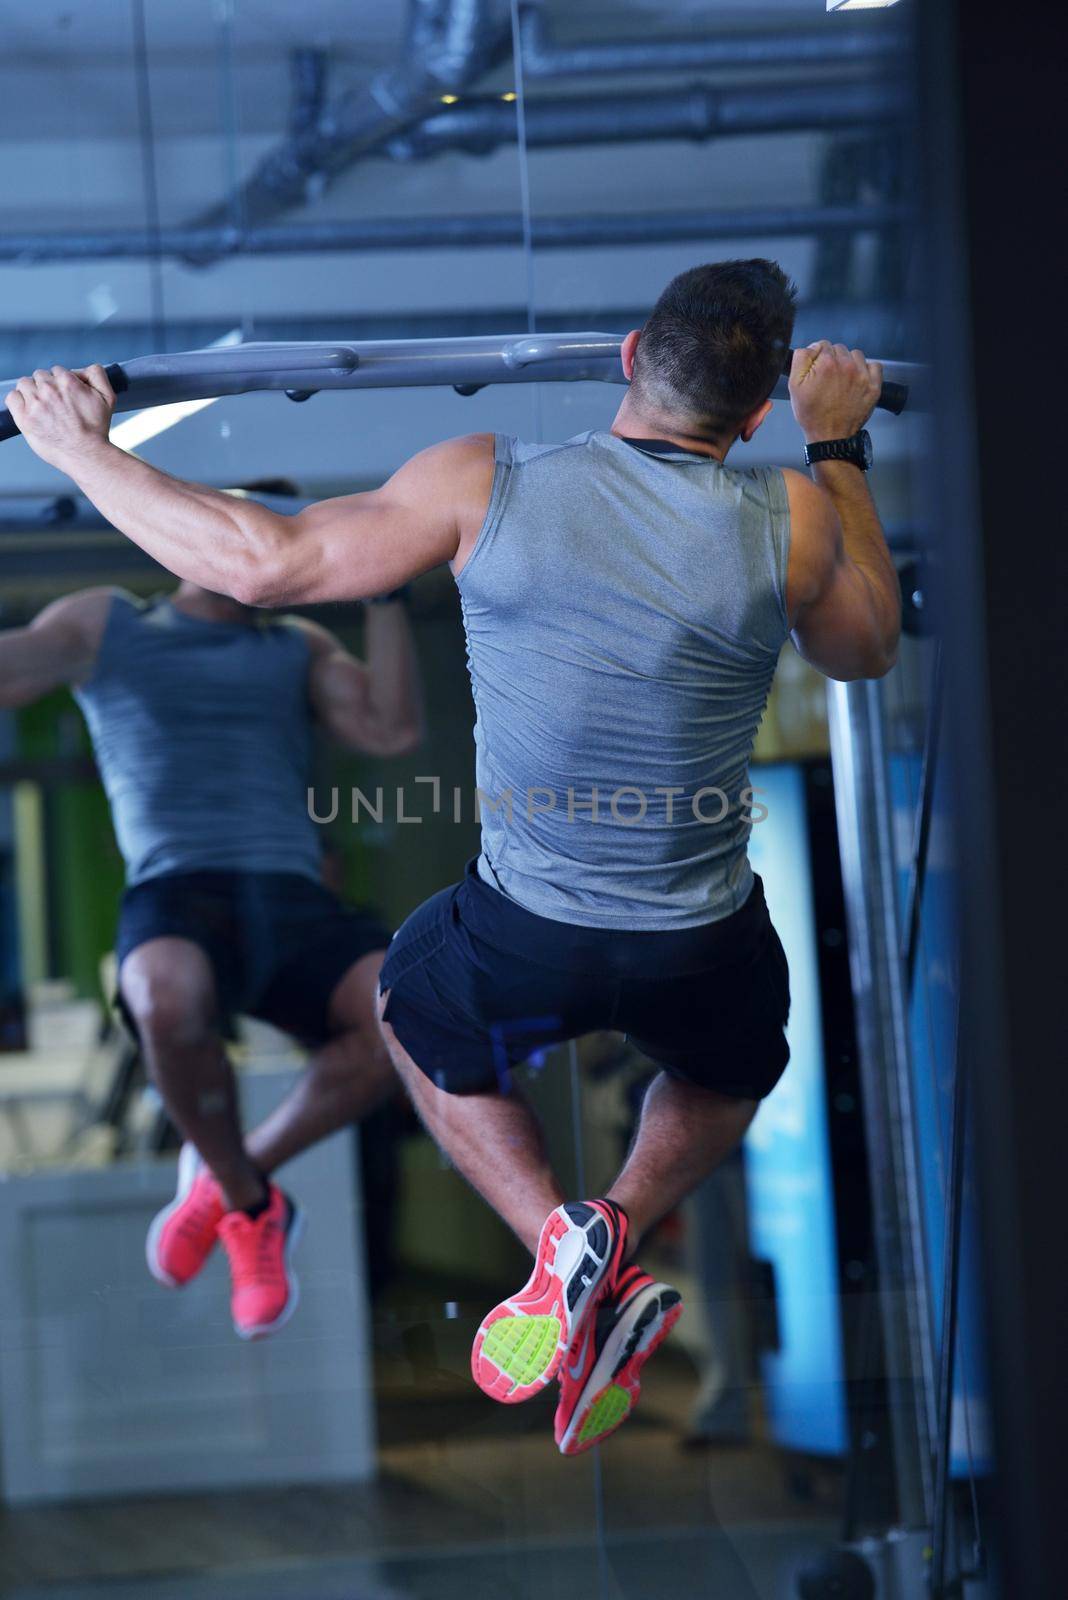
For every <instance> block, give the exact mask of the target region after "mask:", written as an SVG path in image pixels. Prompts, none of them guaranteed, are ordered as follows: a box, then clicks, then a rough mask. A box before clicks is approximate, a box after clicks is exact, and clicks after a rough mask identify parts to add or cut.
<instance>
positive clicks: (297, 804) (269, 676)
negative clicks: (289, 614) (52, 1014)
mask: <svg viewBox="0 0 1068 1600" xmlns="http://www.w3.org/2000/svg"><path fill="white" fill-rule="evenodd" d="M309 659H310V655H309V650H308V644H307V641H306V639H305V638H304V635H303V633H302V632H301V631H300V629H299V628H297V627H295V626H293V624H292V623H289V622H286V621H285V619H280V620H275V621H257V622H254V623H251V624H241V623H234V624H231V623H223V622H206V621H204V620H202V619H201V618H198V617H190V616H187V615H186V614H185V613H184V612H182V611H179V610H177V609H176V608H175V607H174V606H172V605H171V603H170V601H169V600H157V601H152V602H149V603H147V604H146V603H142V602H141V601H139V600H135V599H134V598H133V597H132V596H130V595H127V594H123V593H122V592H117V593H116V594H115V596H114V598H113V600H112V602H111V609H110V611H109V613H108V620H107V624H106V627H105V630H104V636H103V639H102V641H101V645H100V651H99V654H98V656H97V661H96V665H95V668H94V671H93V675H92V677H91V678H90V679H89V681H88V682H87V683H85V684H84V685H83V686H82V687H81V688H79V689H77V690H76V691H75V696H76V699H77V700H78V703H79V705H80V706H81V708H82V710H83V712H84V713H85V718H86V721H87V723H88V724H89V732H90V735H91V737H92V741H93V749H94V750H95V752H96V759H97V765H98V766H99V768H100V774H101V777H102V778H103V781H104V788H105V789H106V791H107V796H108V799H109V801H110V802H111V814H112V820H113V822H114V827H115V835H116V838H117V839H118V843H119V849H120V850H121V851H122V855H123V859H124V861H125V862H126V879H127V883H129V884H135V883H140V882H142V881H143V880H144V879H146V878H154V877H159V876H160V875H161V874H162V873H169V872H195V871H207V870H218V871H227V870H230V871H237V872H296V873H302V874H303V875H304V876H306V877H310V878H316V879H317V878H318V876H319V855H320V847H319V839H318V836H317V831H316V825H315V823H314V822H313V821H312V819H311V817H310V816H309V814H308V798H307V789H308V782H309V763H310V759H311V727H312V718H311V710H310V707H309V704H308V663H309Z"/></svg>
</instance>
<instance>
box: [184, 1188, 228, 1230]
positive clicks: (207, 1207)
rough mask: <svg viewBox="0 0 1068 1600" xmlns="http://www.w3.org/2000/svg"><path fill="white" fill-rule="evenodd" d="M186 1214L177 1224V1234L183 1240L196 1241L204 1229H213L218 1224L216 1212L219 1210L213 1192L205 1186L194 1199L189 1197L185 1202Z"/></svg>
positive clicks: (217, 1200)
mask: <svg viewBox="0 0 1068 1600" xmlns="http://www.w3.org/2000/svg"><path fill="white" fill-rule="evenodd" d="M186 1206H187V1209H186V1213H185V1215H184V1216H183V1218H182V1220H181V1222H180V1223H179V1224H178V1234H179V1237H180V1238H183V1239H197V1238H199V1236H200V1235H201V1234H202V1233H203V1232H204V1230H205V1229H206V1228H208V1227H209V1226H210V1227H214V1226H215V1225H216V1223H217V1222H218V1218H217V1216H216V1212H218V1211H219V1210H221V1206H220V1203H219V1198H218V1196H217V1194H216V1193H215V1192H214V1190H213V1189H212V1188H211V1187H210V1186H209V1185H207V1184H204V1185H203V1186H202V1188H201V1192H200V1194H199V1195H198V1196H196V1197H195V1198H194V1195H190V1197H189V1200H188V1201H187V1202H186Z"/></svg>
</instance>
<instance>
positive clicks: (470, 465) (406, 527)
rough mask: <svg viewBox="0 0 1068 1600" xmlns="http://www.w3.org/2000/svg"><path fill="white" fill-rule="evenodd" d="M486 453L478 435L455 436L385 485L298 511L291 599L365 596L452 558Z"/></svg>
mask: <svg viewBox="0 0 1068 1600" xmlns="http://www.w3.org/2000/svg"><path fill="white" fill-rule="evenodd" d="M484 453H485V452H484V449H480V448H479V447H478V446H476V445H475V442H474V440H473V439H472V440H464V439H451V440H448V441H446V443H445V444H441V445H434V446H432V447H431V448H430V449H428V450H423V451H420V453H419V454H418V455H417V456H413V457H412V459H411V460H410V461H406V462H405V463H404V465H403V466H402V467H401V468H399V469H398V471H397V472H395V473H394V474H393V476H392V478H390V479H389V481H388V482H387V483H385V484H383V485H382V487H381V488H380V489H372V490H369V491H367V492H365V493H363V494H354V495H343V496H341V497H340V498H338V499H336V500H323V501H320V502H319V503H318V504H317V505H313V506H308V507H306V508H305V509H304V510H303V511H301V512H298V513H297V515H296V517H295V518H293V522H294V524H295V527H296V533H297V535H298V538H297V539H296V540H294V542H293V555H292V562H291V567H290V573H289V574H288V577H289V581H288V582H287V585H286V588H287V598H288V599H290V600H309V601H310V600H342V599H344V600H362V599H367V598H368V597H370V596H372V595H378V594H386V593H388V592H389V591H390V590H391V589H397V588H399V587H400V586H401V585H402V584H404V583H407V582H408V580H409V579H410V578H414V577H417V576H418V575H419V573H421V572H427V571H429V570H430V568H431V567H436V566H440V565H442V564H444V563H445V562H448V561H451V560H452V559H453V558H454V557H455V555H456V551H457V547H458V545H459V540H460V530H461V523H462V520H463V517H464V514H465V510H466V506H467V502H468V500H469V499H470V498H471V493H472V478H473V474H474V472H475V471H476V470H477V457H478V456H479V455H484ZM491 471H492V468H491Z"/></svg>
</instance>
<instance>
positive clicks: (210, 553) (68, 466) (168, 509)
mask: <svg viewBox="0 0 1068 1600" xmlns="http://www.w3.org/2000/svg"><path fill="white" fill-rule="evenodd" d="M63 470H64V471H65V472H67V473H68V474H69V476H70V477H72V478H73V479H74V481H75V483H76V484H77V485H78V487H79V489H81V490H82V492H83V494H85V495H87V496H88V498H89V499H90V500H91V501H92V502H93V504H94V505H95V506H96V508H97V510H98V511H99V512H100V513H101V515H102V516H103V517H105V518H106V519H107V521H108V522H110V523H111V525H112V526H113V527H115V528H118V530H119V531H120V533H124V534H125V535H126V536H127V538H129V539H132V540H133V542H134V543H135V544H138V545H140V546H141V548H142V550H145V551H147V553H148V554H149V555H150V556H152V557H153V558H154V559H155V560H156V561H158V562H159V563H160V564H161V566H164V567H166V568H167V569H168V570H169V571H171V572H173V573H174V574H175V575H176V576H177V577H179V578H187V579H189V580H190V581H191V582H193V583H198V584H200V585H202V586H203V587H204V588H205V589H211V590H213V591H215V592H216V593H218V594H228V595H233V596H234V597H235V598H236V599H239V600H247V601H249V603H251V604H256V603H258V598H259V594H260V589H261V585H264V581H265V578H266V576H267V573H268V572H269V571H270V569H271V566H272V564H273V562H274V561H275V559H276V556H277V552H278V548H279V546H280V545H281V544H282V543H284V541H285V525H286V522H287V519H286V518H285V517H282V516H279V515H278V514H277V513H276V512H273V511H270V510H268V508H267V507H266V506H261V505H259V504H257V502H256V501H253V500H242V499H238V498H236V497H235V496H233V495H227V494H223V493H222V492H220V491H218V490H215V489H207V488H204V487H203V486H202V485H200V484H194V483H185V482H183V481H182V480H181V479H179V478H172V477H170V476H169V475H168V474H167V473H165V472H160V471H159V470H158V468H156V467H152V466H149V464H148V463H147V462H145V461H141V460H139V459H138V458H137V457H136V456H132V455H130V454H129V453H128V452H127V451H125V450H121V449H119V447H118V446H117V445H113V444H111V443H109V442H108V441H107V440H105V439H102V440H101V441H100V443H99V445H96V446H94V447H93V448H92V449H89V450H83V451H80V452H79V453H78V455H77V456H76V457H72V458H71V459H70V460H69V461H64V463H63Z"/></svg>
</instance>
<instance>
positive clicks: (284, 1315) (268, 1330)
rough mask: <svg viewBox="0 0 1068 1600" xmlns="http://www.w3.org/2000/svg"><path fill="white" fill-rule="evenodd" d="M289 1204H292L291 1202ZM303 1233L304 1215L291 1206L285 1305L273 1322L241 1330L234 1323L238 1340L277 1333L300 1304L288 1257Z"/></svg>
mask: <svg viewBox="0 0 1068 1600" xmlns="http://www.w3.org/2000/svg"><path fill="white" fill-rule="evenodd" d="M290 1204H292V1201H291V1202H290ZM303 1232H304V1213H303V1211H302V1210H301V1209H300V1207H299V1206H293V1220H292V1222H291V1223H290V1224H289V1232H288V1233H287V1234H286V1247H285V1251H284V1255H283V1260H284V1262H285V1269H286V1290H287V1294H286V1303H285V1305H284V1306H283V1307H282V1309H281V1311H280V1312H279V1313H278V1315H277V1316H276V1317H275V1319H274V1321H273V1322H254V1323H251V1324H250V1325H249V1326H248V1327H247V1328H242V1327H240V1326H239V1325H238V1324H237V1323H236V1322H235V1323H234V1332H235V1333H236V1334H237V1337H238V1338H239V1339H244V1340H246V1341H248V1342H251V1341H252V1340H253V1339H266V1338H268V1337H269V1335H270V1334H272V1333H277V1332H278V1330H279V1328H284V1327H285V1325H286V1323H287V1322H288V1321H289V1319H290V1317H291V1316H292V1315H293V1313H294V1311H295V1310H296V1309H297V1306H298V1305H299V1304H300V1279H299V1278H298V1277H297V1275H296V1273H295V1272H294V1271H293V1263H292V1261H291V1259H290V1257H291V1256H292V1254H293V1251H294V1250H295V1249H296V1248H297V1245H298V1244H299V1243H300V1239H301V1235H302V1234H303Z"/></svg>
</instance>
